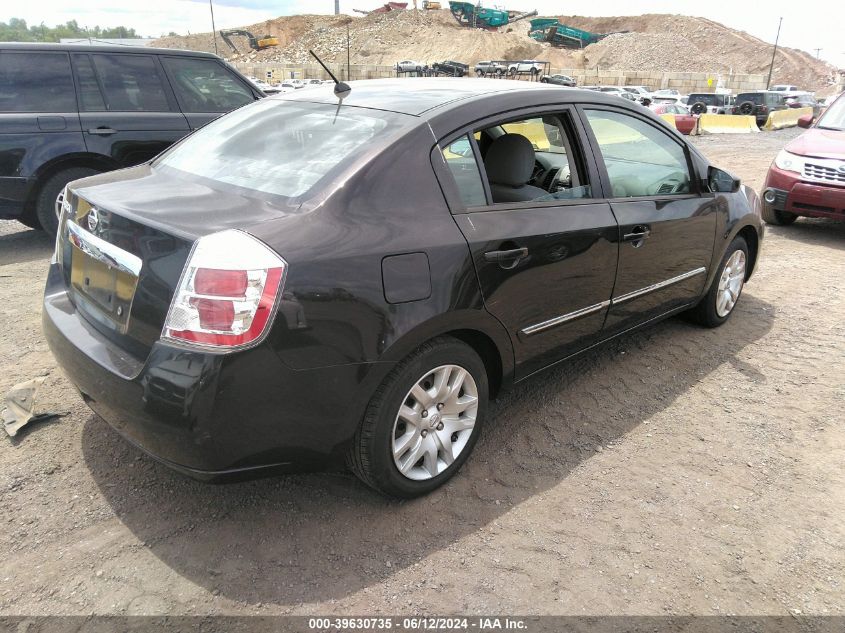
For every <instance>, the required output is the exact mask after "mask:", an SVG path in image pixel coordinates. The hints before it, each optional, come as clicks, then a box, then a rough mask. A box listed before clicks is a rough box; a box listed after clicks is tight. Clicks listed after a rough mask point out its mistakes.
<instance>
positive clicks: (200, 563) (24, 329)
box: [0, 130, 845, 615]
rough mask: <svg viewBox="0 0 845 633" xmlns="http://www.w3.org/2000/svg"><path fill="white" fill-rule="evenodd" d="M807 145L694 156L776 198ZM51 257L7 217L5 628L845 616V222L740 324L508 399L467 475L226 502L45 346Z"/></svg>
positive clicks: (771, 241)
mask: <svg viewBox="0 0 845 633" xmlns="http://www.w3.org/2000/svg"><path fill="white" fill-rule="evenodd" d="M797 133H798V130H786V131H781V132H773V133H760V134H755V135H738V136H734V137H729V136H725V137H716V136H711V137H704V138H700V139H697V140H696V141H695V142H696V143H697V144H698V145H699V146H700V147H702V148H703V150H704V151H705V153H707V154H708V155H709V156H710V157H712V158H713V159H714V160H715V161H716V162H717V163H718V164H720V165H722V166H724V167H726V168H728V169H732V170H734V171H735V172H736V173H738V174H739V175H741V176H742V177H743V178H744V179H745V181H746V182H748V183H750V184H752V185H753V186H755V187H756V188H758V189H759V187H760V186H761V184H762V180H763V177H764V174H765V169H766V167H767V166H768V164H769V162H770V161H771V159H772V157H773V156H774V155H775V153H776V152H777V150H778V149H779V148H780V147H782V146H783V144H784V143H785V142H786V140H788V139H789V138H792V137H794V136H795V135H797ZM50 253H51V244H50V241H49V240H48V239H47V238H45V237H44V236H43V235H42V234H40V233H37V232H35V231H30V230H27V229H25V228H24V227H22V226H20V225H18V224H16V223H12V222H0V315H2V319H1V320H2V328H0V330H2V331H0V392H2V393H5V392H6V391H7V390H8V388H9V387H11V386H12V385H13V384H15V383H17V382H20V381H23V380H26V379H29V378H32V377H33V376H36V375H42V374H46V375H47V378H46V382H45V383H44V388H43V390H42V392H41V394H40V399H39V402H40V406H39V408H40V409H42V410H49V411H66V412H68V413H69V415H68V416H66V417H64V418H61V419H59V420H58V421H55V422H52V423H44V424H41V425H35V426H32V427H31V428H29V430H28V431H27V432H23V433H22V435H21V436H19V438H18V439H17V441H10V440H9V438H7V437H5V436H0V526H2V529H0V614H2V615H15V614H26V615H39V614H92V613H93V614H124V615H126V614H220V613H225V614H265V615H268V614H282V613H293V614H349V613H352V614H359V615H362V614H428V615H430V614H455V613H464V614H472V613H482V612H488V613H489V612H498V613H518V614H596V615H600V614H601V615H604V614H640V615H647V614H648V615H651V614H655V615H661V614H670V613H671V614H740V615H741V614H755V615H759V614H778V615H789V614H796V613H798V612H801V613H803V614H835V615H845V512H843V508H845V471H844V470H843V463H845V425H843V413H842V411H843V410H845V372H844V371H843V368H845V318H843V317H845V301H843V296H845V223H842V224H837V223H834V222H829V221H822V220H818V221H814V220H809V221H808V220H799V221H798V223H797V224H795V225H793V226H791V227H785V228H769V229H768V232H767V236H766V240H765V245H764V254H763V259H762V263H761V264H760V267H759V270H758V272H757V274H756V275H755V276H754V278H753V279H752V280H751V282H750V283H749V285H748V286H747V287H746V290H745V292H744V294H743V296H742V299H741V301H740V303H739V305H738V307H737V310H736V312H735V313H734V315H733V317H732V318H731V320H730V321H729V322H728V323H727V324H726V325H725V326H724V327H722V328H720V329H717V330H705V329H700V328H698V327H695V326H692V325H690V324H688V323H686V322H685V321H682V320H680V319H672V320H669V321H667V322H664V323H662V324H659V325H657V326H654V327H651V328H649V329H647V330H645V331H642V332H640V333H638V334H635V335H632V336H628V337H625V338H623V339H621V340H618V341H616V342H614V343H612V344H610V345H607V346H605V347H604V348H602V349H600V350H598V351H595V352H591V353H589V354H587V355H584V356H582V357H580V358H579V359H577V360H575V361H573V362H570V363H568V364H566V366H564V367H561V368H558V369H554V370H551V371H549V372H547V373H545V374H544V375H542V376H541V377H539V378H538V379H535V380H532V381H531V382H529V383H528V384H525V385H523V386H521V387H520V388H518V389H516V390H515V391H513V392H511V393H509V394H507V395H506V396H504V397H503V398H501V399H500V400H499V401H498V402H496V403H495V404H494V405H493V407H492V412H491V413H492V419H491V421H490V423H488V426H487V428H485V434H484V436H483V437H482V438H481V440H480V442H479V444H478V446H477V447H476V449H475V453H474V455H473V456H472V457H471V459H470V460H469V462H468V463H467V465H466V466H465V467H464V469H463V471H462V472H461V473H460V474H459V476H457V477H456V478H455V480H454V481H453V482H452V483H450V484H448V485H447V486H445V487H444V488H442V489H440V490H439V491H437V492H435V493H434V494H432V495H430V496H428V497H426V498H423V499H419V500H416V501H413V502H407V503H396V502H392V501H387V500H385V499H383V498H381V497H379V496H377V495H376V494H374V493H372V492H370V491H369V490H368V489H367V488H365V487H363V486H362V485H361V484H359V483H358V482H357V481H356V480H355V479H354V478H353V477H352V476H351V475H347V474H344V473H327V474H304V475H296V476H289V477H284V478H276V479H263V480H258V481H252V482H247V483H239V484H230V485H224V486H214V485H207V484H202V483H197V482H194V481H191V480H188V479H185V478H183V477H181V476H180V475H177V474H174V473H172V472H170V471H168V470H167V469H166V468H164V467H162V466H160V465H158V464H157V463H155V462H153V461H152V460H151V459H149V458H147V457H145V456H144V455H142V454H141V453H139V452H138V451H137V450H135V449H133V448H131V447H130V446H129V445H127V444H126V443H125V442H124V441H123V440H122V439H120V438H119V437H118V436H117V435H116V434H115V433H114V432H112V431H111V430H110V429H109V427H108V426H106V424H105V423H104V422H103V421H101V420H100V419H98V418H97V417H96V416H94V415H93V414H92V413H91V412H90V411H89V410H88V409H87V408H86V407H85V406H84V405H83V404H82V401H81V399H80V398H79V397H78V396H77V394H76V393H75V392H74V390H73V389H72V388H71V386H70V384H69V383H68V381H67V380H66V379H65V378H64V377H63V375H62V373H61V371H60V370H59V369H58V368H57V367H56V365H55V363H54V361H53V359H52V357H51V355H50V353H49V351H48V349H47V346H46V344H45V343H44V342H43V340H42V337H41V333H40V314H39V313H40V295H41V291H42V287H43V283H44V278H45V272H46V264H47V260H48V258H49V256H50Z"/></svg>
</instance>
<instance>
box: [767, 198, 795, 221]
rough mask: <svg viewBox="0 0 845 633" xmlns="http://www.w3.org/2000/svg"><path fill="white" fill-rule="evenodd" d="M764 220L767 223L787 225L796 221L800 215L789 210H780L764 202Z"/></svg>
mask: <svg viewBox="0 0 845 633" xmlns="http://www.w3.org/2000/svg"><path fill="white" fill-rule="evenodd" d="M762 215H763V221H764V222H765V223H766V224H774V225H775V226H787V225H789V224H792V223H793V222H795V220H797V219H798V216H797V215H795V214H794V213H790V212H789V211H778V210H777V209H775V208H774V207H773V206H772V205H770V204H768V203H763V212H762Z"/></svg>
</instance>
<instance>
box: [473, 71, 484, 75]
mask: <svg viewBox="0 0 845 633" xmlns="http://www.w3.org/2000/svg"><path fill="white" fill-rule="evenodd" d="M475 74H476V75H477V76H478V77H483V76H484V71H483V70H476V71H475Z"/></svg>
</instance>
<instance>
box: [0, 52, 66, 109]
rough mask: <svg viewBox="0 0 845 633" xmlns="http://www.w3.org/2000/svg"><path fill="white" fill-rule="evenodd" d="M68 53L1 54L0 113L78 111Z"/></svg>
mask: <svg viewBox="0 0 845 633" xmlns="http://www.w3.org/2000/svg"><path fill="white" fill-rule="evenodd" d="M75 111H76V94H75V93H74V90H73V79H72V78H71V74H70V60H69V59H68V56H67V53H53V52H41V51H21V52H17V51H3V52H2V53H0V112H75Z"/></svg>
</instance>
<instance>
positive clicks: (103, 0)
mask: <svg viewBox="0 0 845 633" xmlns="http://www.w3.org/2000/svg"><path fill="white" fill-rule="evenodd" d="M212 1H213V3H214V17H215V23H216V26H217V28H218V29H220V28H231V27H235V26H243V25H246V24H253V23H256V22H261V21H262V20H266V19H269V18H274V17H277V16H279V15H292V14H296V13H333V12H334V0H212ZM384 1H385V0H341V2H340V6H341V10H342V11H343V12H346V13H351V12H352V9H372V8H375V7H377V6H380V5H381V4H383V3H384ZM412 3H413V0H411V2H410V3H409V4H412ZM3 4H4V8H3V9H0V21H4V22H6V21H8V20H9V18H12V17H18V18H23V19H25V20H26V21H27V23H28V24H40V23H41V22H42V21H43V22H44V23H46V24H47V25H48V26H54V25H55V24H57V23H63V22H66V21H67V20H76V21H77V22H78V23H79V24H80V25H83V26H85V25H87V26H94V25H99V26H102V27H106V26H119V25H123V26H127V27H133V28H135V30H136V31H137V32H139V33H141V34H143V35H152V36H158V35H161V34H166V33H168V32H170V31H175V32H177V33H187V32H191V33H197V32H202V31H210V30H211V20H210V17H209V8H208V0H142V1H139V0H31V1H30V2H26V3H24V4H21V5H17V4H16V3H12V2H4V3H3ZM419 4H420V6H421V5H422V2H420V3H419ZM443 4H444V5H445V4H448V2H443ZM483 4H484V6H487V7H500V8H507V9H518V10H524V11H530V10H532V9H537V10H538V11H539V12H540V15H562V14H574V13H581V14H584V15H591V16H608V15H639V14H642V13H684V14H687V15H698V16H702V17H706V18H709V19H711V20H715V21H717V22H721V23H723V24H725V25H727V26H729V27H731V28H734V29H740V30H743V31H747V32H748V33H750V34H752V35H755V36H757V37H759V38H761V39H763V40H765V41H767V42H774V39H775V33H776V32H777V28H778V18H779V17H783V27H782V29H781V36H780V42H781V44H783V45H784V46H791V47H794V48H800V49H803V50H805V51H808V52H811V53H812V54H813V55H815V54H816V50H815V49H817V48H821V49H822V50H821V51H820V56H821V57H822V58H823V59H826V60H827V61H830V62H831V63H833V64H835V65H837V66H839V67H840V68H845V38H843V37H842V28H843V25H845V2H844V1H843V0H813V1H804V2H801V1H799V0H758V1H751V2H742V1H740V0H627V1H624V0H590V1H589V3H586V5H587V6H588V7H589V11H586V10H585V9H584V7H585V3H583V2H572V1H571V0H569V1H567V0H557V1H554V0H490V1H489V2H487V1H485V2H484V3H483Z"/></svg>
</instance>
